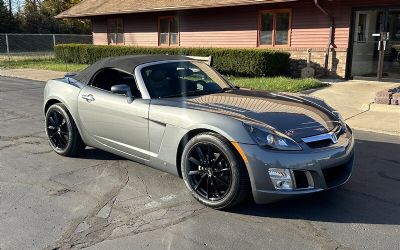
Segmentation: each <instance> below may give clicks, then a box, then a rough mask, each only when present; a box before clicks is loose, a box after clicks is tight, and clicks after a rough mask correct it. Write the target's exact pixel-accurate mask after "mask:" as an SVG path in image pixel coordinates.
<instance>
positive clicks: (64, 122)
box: [60, 118, 67, 127]
mask: <svg viewBox="0 0 400 250" xmlns="http://www.w3.org/2000/svg"><path fill="white" fill-rule="evenodd" d="M65 124H67V121H66V120H65V118H63V119H62V121H61V124H60V127H62V126H64V125H65Z"/></svg>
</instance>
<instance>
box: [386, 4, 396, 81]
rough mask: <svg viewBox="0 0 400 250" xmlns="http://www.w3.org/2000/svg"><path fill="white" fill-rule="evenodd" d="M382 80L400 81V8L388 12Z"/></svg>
mask: <svg viewBox="0 0 400 250" xmlns="http://www.w3.org/2000/svg"><path fill="white" fill-rule="evenodd" d="M385 31H386V32H385V34H384V36H385V37H383V50H384V60H383V69H382V78H384V79H400V8H399V9H389V10H388V11H387V22H386V30H385Z"/></svg>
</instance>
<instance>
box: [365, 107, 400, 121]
mask: <svg viewBox="0 0 400 250" xmlns="http://www.w3.org/2000/svg"><path fill="white" fill-rule="evenodd" d="M361 109H362V110H369V111H376V112H387V113H400V106H399V105H387V104H377V103H371V104H363V105H362V106H361ZM399 119H400V118H399Z"/></svg>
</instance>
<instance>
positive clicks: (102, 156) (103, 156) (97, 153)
mask: <svg viewBox="0 0 400 250" xmlns="http://www.w3.org/2000/svg"><path fill="white" fill-rule="evenodd" d="M79 158H82V159H91V160H105V161H108V160H109V161H112V160H126V159H125V158H123V157H121V156H118V155H115V154H112V153H109V152H106V151H103V150H101V149H97V148H86V149H85V151H84V152H83V154H82V155H80V156H79Z"/></svg>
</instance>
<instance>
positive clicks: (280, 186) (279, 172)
mask: <svg viewBox="0 0 400 250" xmlns="http://www.w3.org/2000/svg"><path fill="white" fill-rule="evenodd" d="M268 173H269V177H270V179H271V181H272V184H273V185H274V187H275V189H276V190H293V189H294V184H293V174H292V172H291V171H290V169H283V168H270V169H268Z"/></svg>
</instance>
